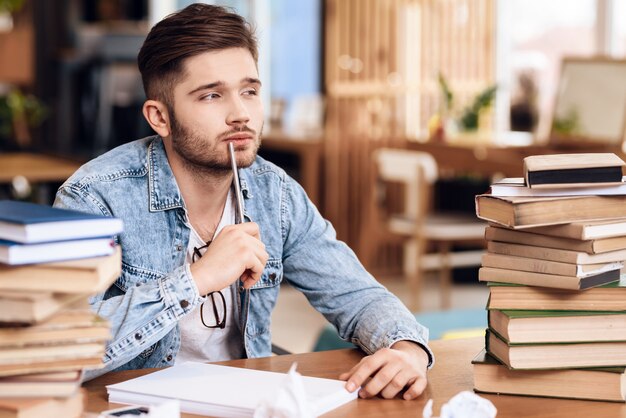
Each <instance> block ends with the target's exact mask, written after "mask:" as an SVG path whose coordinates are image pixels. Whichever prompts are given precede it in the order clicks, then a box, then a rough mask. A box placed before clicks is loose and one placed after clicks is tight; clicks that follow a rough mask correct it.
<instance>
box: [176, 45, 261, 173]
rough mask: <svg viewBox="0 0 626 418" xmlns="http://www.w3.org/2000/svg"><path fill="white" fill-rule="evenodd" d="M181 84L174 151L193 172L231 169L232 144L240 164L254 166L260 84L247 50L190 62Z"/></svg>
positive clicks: (203, 56)
mask: <svg viewBox="0 0 626 418" xmlns="http://www.w3.org/2000/svg"><path fill="white" fill-rule="evenodd" d="M184 68H185V75H184V78H183V81H182V82H180V83H178V84H177V85H176V86H175V87H174V95H173V98H174V104H173V109H170V113H171V118H170V119H171V136H172V148H173V150H174V152H175V153H176V154H178V156H179V157H180V158H181V159H182V161H183V162H184V164H185V165H187V166H188V167H190V168H192V169H199V170H207V169H208V170H211V171H228V170H230V168H231V166H230V159H229V156H228V143H229V142H232V143H233V145H234V148H235V151H236V156H237V165H238V166H239V167H248V166H249V165H250V164H252V163H253V162H254V159H255V157H256V153H257V150H258V148H259V145H260V142H261V139H260V135H261V130H262V129H263V106H262V103H261V97H260V90H261V83H260V81H259V75H258V71H257V68H256V64H255V62H254V59H253V58H252V55H251V54H250V52H249V51H248V50H247V49H245V48H229V49H224V50H220V51H214V52H205V53H203V54H200V55H196V56H194V57H191V58H188V59H187V60H186V61H185V64H184Z"/></svg>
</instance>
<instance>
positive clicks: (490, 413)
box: [422, 390, 498, 418]
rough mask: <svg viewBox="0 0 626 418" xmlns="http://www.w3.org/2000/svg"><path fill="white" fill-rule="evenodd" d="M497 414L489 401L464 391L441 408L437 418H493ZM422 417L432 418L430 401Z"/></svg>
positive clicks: (431, 403)
mask: <svg viewBox="0 0 626 418" xmlns="http://www.w3.org/2000/svg"><path fill="white" fill-rule="evenodd" d="M497 413H498V410H497V409H496V407H495V406H494V405H493V404H492V403H491V401H489V400H487V399H485V398H481V397H480V396H478V395H476V394H475V393H474V392H470V391H467V390H465V391H463V392H459V393H457V394H456V395H454V396H453V397H452V399H450V400H449V401H448V402H447V403H446V404H444V405H443V406H442V407H441V415H440V416H439V418H495V416H496V414H497ZM422 417H423V418H434V417H433V400H432V399H430V400H429V401H428V402H426V406H425V407H424V410H423V411H422Z"/></svg>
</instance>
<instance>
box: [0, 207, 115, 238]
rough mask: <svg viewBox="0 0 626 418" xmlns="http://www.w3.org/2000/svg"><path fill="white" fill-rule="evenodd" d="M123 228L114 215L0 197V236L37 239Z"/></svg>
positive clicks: (111, 233) (107, 232)
mask: <svg viewBox="0 0 626 418" xmlns="http://www.w3.org/2000/svg"><path fill="white" fill-rule="evenodd" d="M122 230H123V225H122V221H121V220H120V219H117V218H112V217H106V216H102V215H94V214H90V213H83V212H78V211H74V210H68V209H61V208H53V207H50V206H45V205H38V204H35V203H28V202H17V201H13V200H1V201H0V239H5V240H9V241H14V242H18V243H30V244H32V243H40V242H51V241H64V240H73V239H81V238H95V237H112V236H114V235H117V234H119V233H120V232H122Z"/></svg>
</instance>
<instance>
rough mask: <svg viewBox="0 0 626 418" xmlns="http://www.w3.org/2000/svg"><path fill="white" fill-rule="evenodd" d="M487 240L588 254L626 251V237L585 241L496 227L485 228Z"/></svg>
mask: <svg viewBox="0 0 626 418" xmlns="http://www.w3.org/2000/svg"><path fill="white" fill-rule="evenodd" d="M485 239H486V240H488V241H499V242H510V243H513V244H524V245H533V246H536V247H548V248H560V249H563V250H571V251H584V252H586V253H588V254H597V253H605V252H608V251H616V250H623V249H626V236H621V237H611V238H603V239H589V240H585V241H583V240H579V239H571V238H561V237H554V236H549V235H542V234H537V233H534V232H531V231H530V230H515V229H507V228H499V227H494V226H488V227H487V228H485Z"/></svg>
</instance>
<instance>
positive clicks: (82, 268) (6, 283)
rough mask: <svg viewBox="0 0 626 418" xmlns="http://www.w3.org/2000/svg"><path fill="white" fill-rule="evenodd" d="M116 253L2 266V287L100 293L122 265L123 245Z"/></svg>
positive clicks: (1, 288)
mask: <svg viewBox="0 0 626 418" xmlns="http://www.w3.org/2000/svg"><path fill="white" fill-rule="evenodd" d="M111 250H112V251H113V254H111V255H109V256H105V257H93V258H89V259H83V260H73V261H68V262H64V263H54V264H52V263H51V264H47V265H43V266H27V267H8V266H5V267H0V291H2V290H14V291H25V290H32V291H37V292H58V293H81V294H85V293H97V292H99V291H102V290H104V289H106V288H107V287H109V285H110V284H111V283H112V282H113V281H114V280H115V279H117V278H118V277H119V275H120V273H121V269H122V251H121V249H120V247H119V246H118V247H115V248H111Z"/></svg>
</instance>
